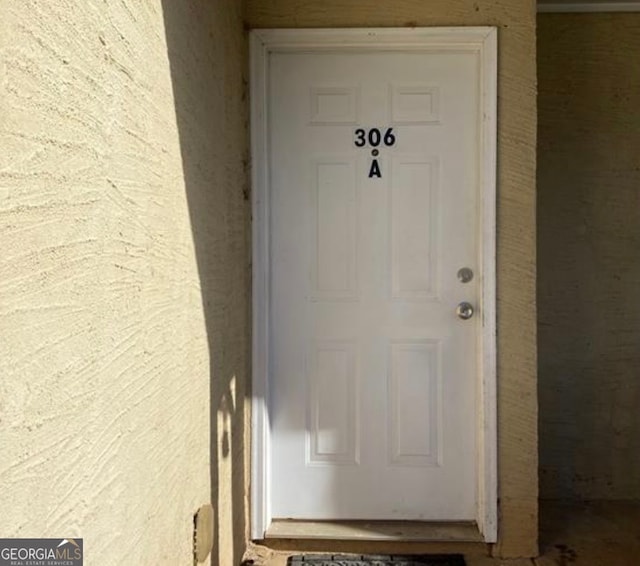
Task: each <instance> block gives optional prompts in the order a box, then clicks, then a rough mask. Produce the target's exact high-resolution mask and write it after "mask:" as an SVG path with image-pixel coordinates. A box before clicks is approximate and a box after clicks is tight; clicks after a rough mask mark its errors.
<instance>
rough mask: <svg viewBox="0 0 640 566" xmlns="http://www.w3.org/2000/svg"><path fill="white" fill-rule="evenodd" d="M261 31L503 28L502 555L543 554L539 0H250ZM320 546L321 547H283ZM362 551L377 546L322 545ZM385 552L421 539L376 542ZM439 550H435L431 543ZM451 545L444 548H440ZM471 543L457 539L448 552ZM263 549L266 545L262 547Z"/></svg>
mask: <svg viewBox="0 0 640 566" xmlns="http://www.w3.org/2000/svg"><path fill="white" fill-rule="evenodd" d="M246 19H247V23H248V26H249V27H251V28H269V27H285V28H290V27H377V26H381V27H385V26H386V27H389V26H397V27H402V26H444V25H452V26H457V25H461V26H467V25H493V26H497V27H498V28H499V51H500V54H499V57H500V60H499V72H500V77H499V133H498V136H499V140H498V141H499V151H498V153H499V156H498V158H499V175H498V177H499V179H498V182H499V187H498V348H499V354H498V371H499V375H498V380H499V391H498V396H499V397H498V405H499V483H500V487H499V492H500V542H499V544H498V545H497V548H496V549H494V551H495V552H496V553H498V554H500V555H502V556H508V557H510V556H531V555H534V554H536V552H537V489H538V475H537V465H538V455H537V450H538V447H537V395H536V380H537V378H536V323H535V316H536V313H535V279H536V275H535V143H536V69H535V2H534V1H533V0H518V1H514V0H475V1H472V0H433V1H430V2H425V1H421V0H394V1H393V2H380V1H379V0H324V1H322V2H318V1H315V0H248V2H247V10H246ZM283 546H284V547H285V548H306V549H309V548H311V545H309V544H307V545H294V544H291V543H286V544H285V545H280V547H283ZM328 548H331V549H335V550H348V549H353V550H357V551H362V550H364V549H368V550H371V549H373V548H374V546H372V545H368V546H364V547H363V546H362V545H359V546H354V545H351V546H350V545H337V544H333V545H332V544H330V543H329V544H326V543H321V544H316V545H313V550H323V549H328ZM375 548H377V549H380V550H381V551H391V552H398V551H402V550H413V551H416V550H420V549H421V548H427V547H426V546H425V547H419V546H416V545H412V546H410V545H404V546H402V545H401V546H398V545H386V546H385V545H375ZM430 548H434V547H430ZM439 548H441V547H439ZM455 548H463V549H467V550H469V551H474V550H475V551H477V550H478V549H472V548H469V547H468V546H465V547H456V546H455V545H450V546H448V547H447V549H448V550H452V549H455ZM256 552H258V554H259V553H260V552H259V549H257V550H256Z"/></svg>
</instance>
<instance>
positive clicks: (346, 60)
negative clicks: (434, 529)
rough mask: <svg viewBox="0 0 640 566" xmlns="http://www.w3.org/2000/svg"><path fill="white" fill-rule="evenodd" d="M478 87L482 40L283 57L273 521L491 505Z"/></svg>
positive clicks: (275, 219) (443, 514) (275, 122)
mask: <svg viewBox="0 0 640 566" xmlns="http://www.w3.org/2000/svg"><path fill="white" fill-rule="evenodd" d="M479 82H480V81H479V60H478V55H477V53H473V52H453V51H450V52H446V51H444V50H443V51H442V52H435V53H434V52H429V53H415V52H413V53H411V52H407V53H403V52H370V53H358V52H348V53H332V52H326V53H322V52H319V53H274V54H272V55H271V57H270V65H269V70H268V84H269V87H268V106H267V108H268V116H267V124H268V146H269V148H270V153H269V157H268V171H269V183H268V185H269V187H270V192H269V196H268V199H269V206H268V210H269V211H270V213H269V226H270V234H271V237H270V242H269V255H270V258H271V265H270V269H269V272H270V296H269V306H268V308H269V314H270V334H269V336H270V343H269V358H270V370H269V376H268V379H269V406H268V414H269V423H270V425H269V426H270V428H271V431H270V432H271V443H270V450H271V453H270V459H269V461H270V466H271V469H270V474H269V477H270V482H271V485H270V486H269V487H270V489H269V492H270V494H271V514H272V516H273V517H274V518H292V519H368V520H372V519H385V520H474V519H475V517H476V490H477V486H476V484H477V470H476V449H477V447H476V430H475V427H476V422H477V421H476V395H477V390H476V387H477V386H476V381H477V380H476V375H477V371H478V367H477V364H478V338H479V332H480V321H481V316H480V315H479V314H478V312H479V311H480V310H481V307H482V305H480V304H479V298H480V296H481V293H480V291H481V287H480V286H481V281H480V280H479V277H477V276H476V277H474V278H472V280H471V281H468V282H463V281H461V280H460V279H459V277H458V271H459V270H460V269H461V268H465V267H466V268H469V269H470V270H472V272H474V273H477V272H478V267H479V259H480V258H479V239H478V237H479V234H478V231H479V230H478V227H479V219H478V208H479V207H478V198H479V197H478V193H479V168H480V164H479V159H480V150H479V144H480V140H479V122H480V120H481V119H482V117H481V115H480V110H479V107H480V104H479V97H480V93H479ZM376 132H377V133H376ZM385 137H386V141H385ZM463 301H467V302H469V303H470V304H472V305H473V306H474V308H475V310H476V313H475V315H474V316H473V317H472V318H470V319H469V320H461V319H460V318H459V317H458V316H456V307H457V306H458V304H459V303H460V302H463Z"/></svg>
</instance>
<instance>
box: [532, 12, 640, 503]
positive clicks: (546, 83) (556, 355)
mask: <svg viewBox="0 0 640 566" xmlns="http://www.w3.org/2000/svg"><path fill="white" fill-rule="evenodd" d="M538 49H539V57H538V64H539V81H540V87H539V89H540V94H539V116H540V121H539V149H538V151H539V161H538V210H539V214H538V234H539V237H538V244H539V264H538V265H539V295H538V299H539V335H540V406H541V412H540V437H541V438H540V442H541V443H540V446H541V451H540V459H541V462H540V463H541V495H542V496H543V497H547V498H580V499H603V498H606V499H640V411H638V407H639V406H640V380H639V379H638V371H639V368H640V348H638V344H639V343H640V299H639V298H638V297H639V294H638V288H639V284H640V262H639V261H638V250H639V249H640V230H639V229H638V227H639V226H640V193H639V188H640V149H639V148H640V74H639V73H638V57H637V54H638V53H640V14H590V15H587V14H581V15H568V14H563V15H543V16H540V19H539V36H538Z"/></svg>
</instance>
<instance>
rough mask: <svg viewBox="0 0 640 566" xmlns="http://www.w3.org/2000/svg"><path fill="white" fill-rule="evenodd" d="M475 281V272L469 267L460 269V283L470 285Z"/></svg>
mask: <svg viewBox="0 0 640 566" xmlns="http://www.w3.org/2000/svg"><path fill="white" fill-rule="evenodd" d="M472 279H473V270H471V269H470V268H468V267H461V268H460V269H458V280H459V281H460V283H469V281H471V280H472Z"/></svg>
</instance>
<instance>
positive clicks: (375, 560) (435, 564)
mask: <svg viewBox="0 0 640 566" xmlns="http://www.w3.org/2000/svg"><path fill="white" fill-rule="evenodd" d="M287 564H288V565H289V566H465V561H464V558H463V557H462V555H461V554H423V555H421V556H397V555H387V556H380V555H378V554H376V555H375V556H373V555H366V554H365V555H361V556H343V555H332V554H304V555H300V556H292V557H291V558H289V560H288V562H287Z"/></svg>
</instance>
